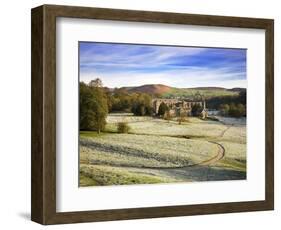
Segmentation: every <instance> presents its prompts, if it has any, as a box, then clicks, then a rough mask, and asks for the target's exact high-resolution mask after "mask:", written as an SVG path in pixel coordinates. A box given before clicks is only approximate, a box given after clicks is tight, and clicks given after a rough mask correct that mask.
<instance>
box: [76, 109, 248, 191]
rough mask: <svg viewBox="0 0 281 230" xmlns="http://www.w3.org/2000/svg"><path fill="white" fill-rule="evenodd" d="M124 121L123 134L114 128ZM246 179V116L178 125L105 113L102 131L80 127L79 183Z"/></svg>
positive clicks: (159, 120)
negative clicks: (124, 130)
mask: <svg viewBox="0 0 281 230" xmlns="http://www.w3.org/2000/svg"><path fill="white" fill-rule="evenodd" d="M118 122H126V123H127V124H128V126H129V128H130V129H129V132H128V133H118V132H117V123H118ZM239 179H246V122H245V119H244V118H243V119H227V118H223V120H222V121H211V120H201V119H199V118H195V117H189V118H188V119H187V120H186V121H185V122H182V123H181V124H178V122H177V121H176V120H173V119H172V120H170V121H166V120H163V119H158V118H153V117H149V116H133V115H132V114H129V113H126V114H125V113H123V114H121V113H119V114H117V113H116V114H109V115H108V117H107V124H106V128H105V131H104V132H102V133H101V134H97V133H96V132H91V131H80V186H92V185H123V184H153V183H167V182H191V181H215V180H239Z"/></svg>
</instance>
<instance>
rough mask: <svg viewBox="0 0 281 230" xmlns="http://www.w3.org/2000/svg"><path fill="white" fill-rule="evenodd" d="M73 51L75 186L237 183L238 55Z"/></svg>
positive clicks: (199, 50) (209, 50)
mask: <svg viewBox="0 0 281 230" xmlns="http://www.w3.org/2000/svg"><path fill="white" fill-rule="evenodd" d="M78 45H79V52H78V55H79V82H80V83H79V172H80V173H79V186H81V187H84V186H105V185H132V184H156V183H179V182H182V183H183V182H185V183H187V182H188V183H192V182H203V181H224V180H245V179H246V174H247V173H246V172H247V168H246V162H247V160H246V159H247V157H246V156H247V153H246V149H247V148H246V143H247V138H246V110H247V103H246V88H247V76H246V75H247V66H246V59H247V50H246V49H237V48H223V47H216V48H215V47H188V46H168V45H148V44H121V43H101V42H89V41H87V42H82V41H80V42H79V44H78Z"/></svg>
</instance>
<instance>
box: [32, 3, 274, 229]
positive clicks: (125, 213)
mask: <svg viewBox="0 0 281 230" xmlns="http://www.w3.org/2000/svg"><path fill="white" fill-rule="evenodd" d="M57 17H71V18H84V19H102V20H121V21H131V22H148V23H167V24H168V23H169V24H183V25H185V24H186V25H203V26H218V27H237V28H255V29H264V30H265V35H266V44H265V47H266V51H265V54H266V57H265V60H266V63H265V66H266V73H265V74H266V85H265V88H266V114H265V116H266V135H265V136H266V140H265V143H266V151H265V157H266V160H265V164H266V165H265V169H266V170H265V177H266V182H265V200H264V201H249V202H232V203H215V204H197V205H181V206H164V207H148V208H130V209H112V210H100V211H79V212H57V211H56V18H57ZM273 24H274V21H273V20H271V19H257V18H240V17H225V16H209V15H194V14H179V13H163V12H145V11H130V10H116V9H103V8H89V7H74V6H56V5H43V6H39V7H37V8H34V9H32V50H31V52H32V158H31V163H32V169H31V173H32V178H31V181H32V187H31V192H32V194H31V197H32V199H31V200H32V202H31V203H32V204H31V219H32V220H33V221H35V222H38V223H41V224H64V223H76V222H91V221H110V220H125V219H140V218H157V217H171V216H186V215H199V214H200V215H202V214H215V213H231V212H245V211H259V210H273V208H274V75H273V69H274V66H273V65H274V62H273V61H274V43H273V40H274V26H273Z"/></svg>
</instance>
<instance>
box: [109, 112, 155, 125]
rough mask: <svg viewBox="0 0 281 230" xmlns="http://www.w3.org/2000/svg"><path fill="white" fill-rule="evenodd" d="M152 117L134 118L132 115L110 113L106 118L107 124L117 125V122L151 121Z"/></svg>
mask: <svg viewBox="0 0 281 230" xmlns="http://www.w3.org/2000/svg"><path fill="white" fill-rule="evenodd" d="M151 119H152V117H149V116H134V115H133V114H132V113H112V114H109V115H108V116H107V118H106V122H107V123H108V124H112V123H118V122H127V123H131V122H140V121H148V120H151Z"/></svg>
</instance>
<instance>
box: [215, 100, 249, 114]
mask: <svg viewBox="0 0 281 230" xmlns="http://www.w3.org/2000/svg"><path fill="white" fill-rule="evenodd" d="M220 112H221V115H223V116H230V117H244V116H246V106H245V105H243V104H241V103H239V104H234V103H231V104H230V105H229V104H222V105H221V106H220Z"/></svg>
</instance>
